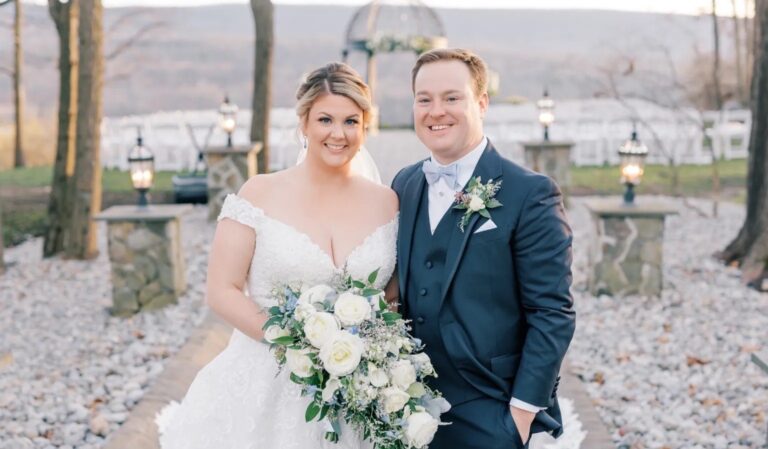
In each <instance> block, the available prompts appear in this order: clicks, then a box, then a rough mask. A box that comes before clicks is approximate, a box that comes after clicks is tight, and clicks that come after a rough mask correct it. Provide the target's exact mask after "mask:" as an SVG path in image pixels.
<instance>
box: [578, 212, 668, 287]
mask: <svg viewBox="0 0 768 449" xmlns="http://www.w3.org/2000/svg"><path fill="white" fill-rule="evenodd" d="M638 200H639V201H638V202H637V203H636V204H634V205H625V204H624V203H623V201H622V199H621V198H613V197H611V198H603V199H600V200H593V201H588V202H587V208H588V209H589V211H590V212H591V214H592V222H593V225H594V230H595V232H594V234H593V235H592V236H591V237H590V238H591V242H590V243H591V245H590V246H591V248H590V251H589V265H590V267H591V271H590V273H589V291H590V292H591V293H592V294H593V295H600V294H607V295H612V296H626V295H632V294H638V295H643V296H657V295H659V294H660V293H661V289H662V283H663V278H662V254H663V245H664V219H665V218H666V216H667V215H673V214H677V211H676V210H675V209H674V208H673V207H672V206H670V205H668V204H664V203H661V202H654V201H653V200H646V199H643V198H639V199H638Z"/></svg>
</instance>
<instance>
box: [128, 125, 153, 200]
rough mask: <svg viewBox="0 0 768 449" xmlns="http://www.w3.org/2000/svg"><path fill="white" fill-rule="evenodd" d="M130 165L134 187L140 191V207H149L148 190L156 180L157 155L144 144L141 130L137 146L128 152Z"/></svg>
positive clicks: (137, 138)
mask: <svg viewBox="0 0 768 449" xmlns="http://www.w3.org/2000/svg"><path fill="white" fill-rule="evenodd" d="M128 165H129V169H130V172H131V182H132V183H133V188H134V189H136V191H137V192H139V202H138V206H139V207H147V205H148V204H149V202H148V201H147V192H148V191H149V189H150V188H151V187H152V183H153V181H154V180H155V156H154V155H153V154H152V152H151V151H149V149H148V148H147V147H145V146H144V142H143V139H142V138H141V131H139V133H138V137H136V146H135V147H133V149H131V152H130V153H128Z"/></svg>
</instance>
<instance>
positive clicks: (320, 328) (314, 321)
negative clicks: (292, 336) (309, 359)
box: [304, 312, 339, 348]
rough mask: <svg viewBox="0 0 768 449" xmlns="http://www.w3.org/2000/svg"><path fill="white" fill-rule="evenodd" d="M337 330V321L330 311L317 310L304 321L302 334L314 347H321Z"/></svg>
mask: <svg viewBox="0 0 768 449" xmlns="http://www.w3.org/2000/svg"><path fill="white" fill-rule="evenodd" d="M338 330H339V323H338V322H337V321H336V318H334V316H333V315H331V314H330V313H325V312H318V313H315V314H312V315H311V316H309V317H308V318H307V319H306V320H305V321H304V335H306V337H307V340H309V342H310V343H312V346H314V347H316V348H321V347H322V346H323V345H324V344H325V342H327V341H328V339H329V338H331V337H332V336H333V334H335V333H336V332H337V331H338Z"/></svg>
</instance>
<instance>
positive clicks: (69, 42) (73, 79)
mask: <svg viewBox="0 0 768 449" xmlns="http://www.w3.org/2000/svg"><path fill="white" fill-rule="evenodd" d="M78 8H79V0H70V1H69V2H67V3H61V2H60V1H59V0H48V12H49V13H50V15H51V18H52V19H53V22H54V24H55V25H56V32H57V33H58V35H59V111H58V131H57V138H56V160H55V163H54V166H53V180H52V182H51V193H50V196H49V198H48V220H49V221H48V229H47V230H46V233H45V242H44V244H43V256H44V257H50V256H53V255H55V254H58V253H60V252H62V251H64V248H65V247H66V240H67V239H66V230H67V229H68V224H67V223H68V221H69V219H70V217H71V213H72V212H71V204H70V203H69V202H68V201H67V199H68V198H70V196H71V193H70V192H71V191H72V189H73V188H74V186H73V185H72V180H73V176H74V173H75V125H76V123H77V115H76V114H77V64H78V61H77V60H78V48H77V29H78V17H79V14H78V13H79V11H78Z"/></svg>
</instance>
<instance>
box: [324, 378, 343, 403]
mask: <svg viewBox="0 0 768 449" xmlns="http://www.w3.org/2000/svg"><path fill="white" fill-rule="evenodd" d="M340 386H341V382H339V379H338V378H336V377H331V378H330V379H328V382H326V383H325V388H323V401H325V402H330V401H331V399H333V395H334V393H336V390H338V389H339V387H340Z"/></svg>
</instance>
